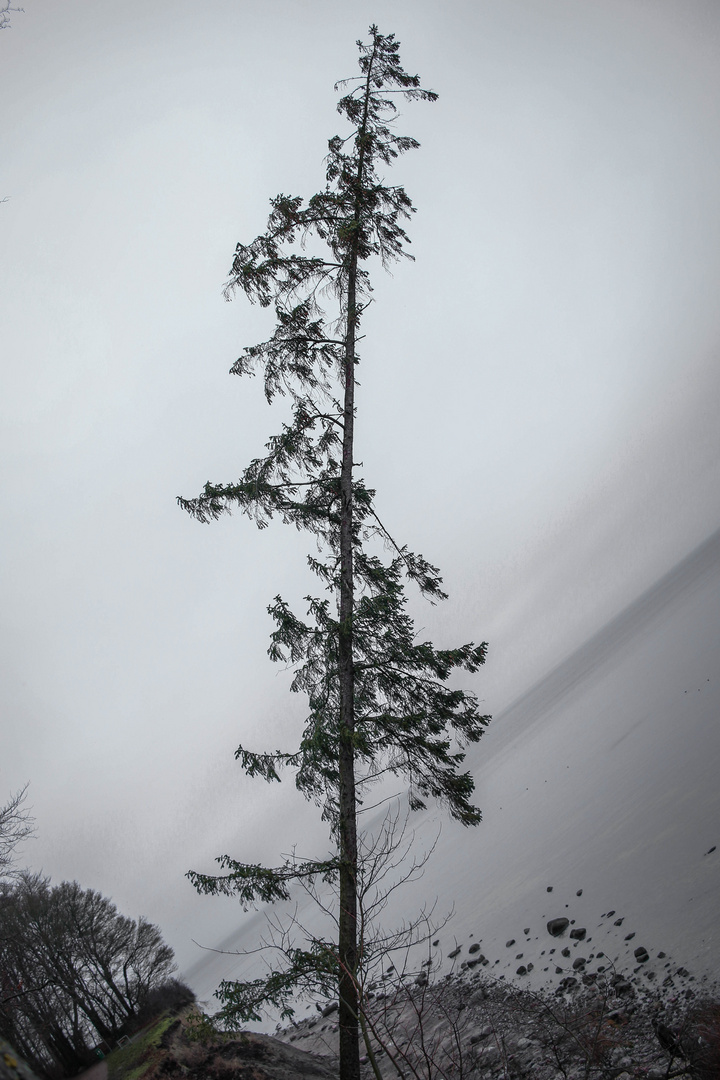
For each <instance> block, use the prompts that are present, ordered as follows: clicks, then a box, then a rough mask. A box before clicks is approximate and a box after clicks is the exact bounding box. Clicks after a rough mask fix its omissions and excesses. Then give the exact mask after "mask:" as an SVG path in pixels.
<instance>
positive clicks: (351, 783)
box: [338, 49, 376, 1080]
mask: <svg viewBox="0 0 720 1080" xmlns="http://www.w3.org/2000/svg"><path fill="white" fill-rule="evenodd" d="M375 53H376V49H373V54H372V57H371V59H370V63H369V65H368V70H367V75H366V79H365V101H364V109H363V118H362V122H361V124H360V126H359V128H358V136H357V138H358V168H357V175H356V181H355V182H356V189H355V200H354V203H355V205H354V215H353V217H354V235H353V241H352V244H351V246H350V252H349V260H348V282H347V310H346V327H345V329H346V333H345V360H344V376H345V396H344V400H343V448H342V467H341V472H340V633H339V642H338V666H339V678H340V732H339V739H338V774H339V792H338V800H339V807H338V813H339V821H338V830H339V834H340V836H339V839H340V912H339V928H338V929H339V933H338V958H339V961H340V983H339V1015H338V1029H339V1036H340V1039H339V1041H340V1080H360V1023H359V1008H358V1004H359V1002H358V986H357V967H358V939H357V906H358V903H357V805H356V801H355V668H354V658H353V615H354V610H355V595H354V593H355V589H354V576H353V452H354V427H355V339H356V333H357V322H358V308H357V269H358V250H359V241H360V230H361V228H362V221H361V219H362V212H363V203H364V198H363V194H364V178H365V175H364V174H365V151H366V141H365V139H366V130H367V119H368V107H369V103H370V90H371V85H372V74H373V63H374V60H375Z"/></svg>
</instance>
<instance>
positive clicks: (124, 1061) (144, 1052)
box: [106, 1014, 175, 1080]
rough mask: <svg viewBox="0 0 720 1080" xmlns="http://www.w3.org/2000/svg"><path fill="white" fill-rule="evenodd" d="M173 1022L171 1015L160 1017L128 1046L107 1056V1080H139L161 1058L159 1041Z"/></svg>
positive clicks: (119, 1048) (173, 1018)
mask: <svg viewBox="0 0 720 1080" xmlns="http://www.w3.org/2000/svg"><path fill="white" fill-rule="evenodd" d="M174 1020H175V1017H174V1016H172V1015H171V1014H166V1015H165V1016H162V1017H161V1018H160V1019H159V1020H158V1022H157V1023H156V1024H153V1026H152V1027H150V1028H148V1030H147V1031H145V1032H143V1034H142V1035H139V1036H138V1037H137V1038H136V1039H134V1040H133V1041H132V1042H131V1043H130V1044H129V1045H127V1046H120V1047H118V1049H117V1050H113V1052H112V1053H111V1054H108V1056H107V1059H106V1060H107V1067H108V1080H140V1077H141V1076H142V1075H143V1074H144V1073H145V1072H147V1070H148V1069H149V1068H151V1066H152V1065H154V1064H155V1062H156V1061H157V1060H158V1059H159V1058H160V1057H161V1055H162V1053H163V1051H162V1050H161V1049H160V1040H161V1039H162V1037H163V1035H164V1034H165V1032H166V1031H167V1029H168V1028H169V1027H170V1025H171V1024H172V1023H173V1021H174Z"/></svg>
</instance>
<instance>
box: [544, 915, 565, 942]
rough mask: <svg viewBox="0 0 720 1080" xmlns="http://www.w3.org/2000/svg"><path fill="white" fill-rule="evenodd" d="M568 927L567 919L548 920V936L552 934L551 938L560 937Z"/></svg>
mask: <svg viewBox="0 0 720 1080" xmlns="http://www.w3.org/2000/svg"><path fill="white" fill-rule="evenodd" d="M569 925H570V920H569V919H565V918H560V919H550V922H549V923H548V924H547V930H548V934H552V936H553V937H560V935H561V934H564V933H565V931H566V930H567V928H568V926H569Z"/></svg>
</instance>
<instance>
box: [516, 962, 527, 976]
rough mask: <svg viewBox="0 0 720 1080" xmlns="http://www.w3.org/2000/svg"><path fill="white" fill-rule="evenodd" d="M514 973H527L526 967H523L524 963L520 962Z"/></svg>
mask: <svg viewBox="0 0 720 1080" xmlns="http://www.w3.org/2000/svg"><path fill="white" fill-rule="evenodd" d="M515 974H516V975H527V968H526V967H525V965H524V964H521V965H520V967H519V968H518V969H517V971H516V972H515Z"/></svg>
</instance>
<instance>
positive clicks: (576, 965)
mask: <svg viewBox="0 0 720 1080" xmlns="http://www.w3.org/2000/svg"><path fill="white" fill-rule="evenodd" d="M586 964H587V960H586V959H585V957H584V956H578V958H577V960H573V970H574V971H579V970H580V968H584V967H585V965H586Z"/></svg>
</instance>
